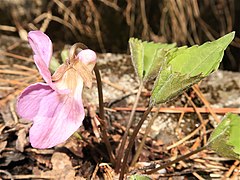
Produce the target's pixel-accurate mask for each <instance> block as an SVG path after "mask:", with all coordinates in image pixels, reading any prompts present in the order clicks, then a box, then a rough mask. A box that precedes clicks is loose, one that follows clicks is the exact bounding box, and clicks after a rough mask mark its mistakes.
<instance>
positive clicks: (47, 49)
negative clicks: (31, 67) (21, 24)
mask: <svg viewBox="0 0 240 180" xmlns="http://www.w3.org/2000/svg"><path fill="white" fill-rule="evenodd" d="M28 41H29V44H30V46H31V47H32V49H33V52H34V56H33V58H34V61H35V64H36V65H37V67H38V70H39V72H40V74H41V75H42V77H43V79H44V80H45V81H46V83H48V84H49V85H51V84H52V80H51V73H50V71H49V69H48V67H49V64H50V60H51V58H52V42H51V40H50V39H49V37H48V36H47V35H46V34H44V33H43V32H41V31H30V32H29V33H28Z"/></svg>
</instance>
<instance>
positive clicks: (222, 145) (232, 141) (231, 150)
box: [208, 113, 240, 160]
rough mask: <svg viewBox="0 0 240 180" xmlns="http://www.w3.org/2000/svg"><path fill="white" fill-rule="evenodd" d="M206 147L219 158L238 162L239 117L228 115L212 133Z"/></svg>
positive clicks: (239, 142) (239, 148)
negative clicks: (223, 157)
mask: <svg viewBox="0 0 240 180" xmlns="http://www.w3.org/2000/svg"><path fill="white" fill-rule="evenodd" d="M208 147H209V148H210V149H211V150H214V151H215V152H216V153H218V154H219V155H221V156H225V157H228V158H232V159H237V160H240V116H238V115H237V114H232V113H228V114H227V115H226V116H225V117H224V118H223V120H222V121H221V122H220V124H219V125H218V126H217V127H216V129H215V130H214V131H213V132H212V134H211V136H210V138H209V140H208Z"/></svg>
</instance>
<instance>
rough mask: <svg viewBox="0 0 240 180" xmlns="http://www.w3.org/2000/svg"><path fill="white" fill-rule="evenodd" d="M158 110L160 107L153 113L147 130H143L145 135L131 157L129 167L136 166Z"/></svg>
mask: <svg viewBox="0 0 240 180" xmlns="http://www.w3.org/2000/svg"><path fill="white" fill-rule="evenodd" d="M159 109H160V107H159V108H158V110H157V111H156V112H155V114H154V116H153V117H152V118H151V119H150V121H149V122H148V126H147V128H146V130H145V133H144V136H143V138H142V141H141V143H140V145H139V146H138V148H137V151H136V154H135V155H134V157H133V160H132V162H131V166H134V165H135V164H136V162H137V160H138V157H139V155H140V153H141V151H142V148H143V146H144V144H145V141H146V139H147V136H148V134H149V132H150V130H151V127H152V125H153V123H154V121H155V120H156V118H157V116H158V113H159Z"/></svg>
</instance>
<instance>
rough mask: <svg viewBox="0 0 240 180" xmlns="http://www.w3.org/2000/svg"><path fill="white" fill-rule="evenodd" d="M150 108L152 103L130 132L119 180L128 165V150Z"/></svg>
mask: <svg viewBox="0 0 240 180" xmlns="http://www.w3.org/2000/svg"><path fill="white" fill-rule="evenodd" d="M152 108H153V104H151V105H149V106H148V108H147V110H146V111H145V112H144V114H143V116H142V118H141V120H140V121H139V122H138V125H137V126H136V127H135V128H134V131H133V134H132V136H131V137H130V140H129V144H128V147H127V149H126V153H125V156H124V158H123V163H122V168H121V172H120V177H119V179H120V180H123V178H124V173H125V170H126V167H127V166H128V165H127V161H128V156H129V154H130V151H131V149H132V147H133V144H134V142H135V138H136V136H137V134H138V132H139V130H140V128H141V127H142V124H143V122H144V121H145V120H146V118H147V116H148V114H149V113H150V112H151V110H152Z"/></svg>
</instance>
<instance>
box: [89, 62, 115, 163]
mask: <svg viewBox="0 0 240 180" xmlns="http://www.w3.org/2000/svg"><path fill="white" fill-rule="evenodd" d="M94 73H95V76H96V80H97V88H98V99H99V117H100V119H101V120H102V122H100V123H101V128H102V137H103V141H104V143H105V145H106V148H107V151H108V155H109V158H110V161H111V163H112V164H113V165H114V164H115V158H114V155H113V151H112V147H111V144H110V142H109V138H108V135H107V127H106V123H105V122H104V119H105V118H104V104H103V93H102V80H101V75H100V72H99V69H98V67H97V65H95V67H94Z"/></svg>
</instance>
